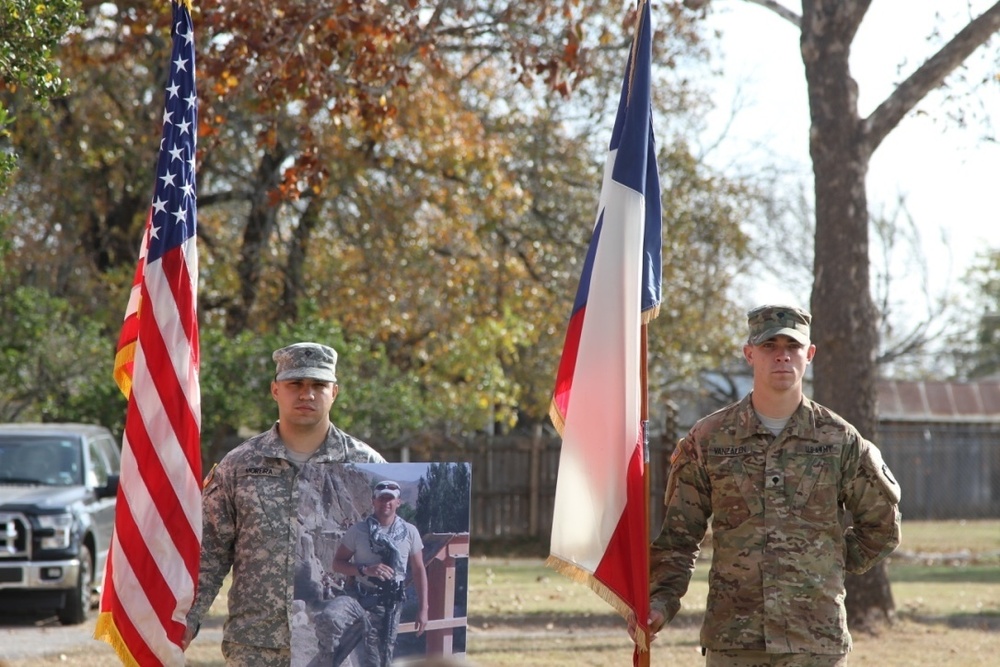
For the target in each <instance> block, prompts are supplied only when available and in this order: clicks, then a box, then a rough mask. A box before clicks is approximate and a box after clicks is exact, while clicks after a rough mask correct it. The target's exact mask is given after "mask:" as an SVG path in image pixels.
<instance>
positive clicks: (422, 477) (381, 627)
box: [292, 463, 472, 667]
mask: <svg viewBox="0 0 1000 667" xmlns="http://www.w3.org/2000/svg"><path fill="white" fill-rule="evenodd" d="M323 468H325V470H324V471H322V472H318V471H314V472H312V473H311V474H322V475H323V479H318V480H315V483H314V484H311V485H308V486H309V487H310V488H311V489H313V491H312V493H311V494H310V496H309V497H303V498H300V499H299V511H298V531H299V541H298V549H297V553H296V561H295V564H294V567H295V577H294V582H295V583H294V593H293V601H292V667H337V666H340V665H343V666H345V667H385V666H387V665H390V664H397V665H405V664H406V662H407V660H408V659H409V660H413V659H416V658H418V657H420V658H422V657H423V656H426V655H456V654H457V655H463V654H464V653H465V642H466V627H467V620H466V615H467V607H468V574H469V568H468V556H469V520H470V519H469V517H470V501H471V489H472V469H471V466H470V465H469V464H467V463H379V464H358V463H344V464H341V465H337V466H323ZM303 470H304V471H305V470H306V469H303ZM305 486H306V485H303V486H301V487H300V488H304V487H305ZM421 605H423V606H424V607H425V608H426V610H427V612H426V616H424V617H422V616H421V613H420V610H421Z"/></svg>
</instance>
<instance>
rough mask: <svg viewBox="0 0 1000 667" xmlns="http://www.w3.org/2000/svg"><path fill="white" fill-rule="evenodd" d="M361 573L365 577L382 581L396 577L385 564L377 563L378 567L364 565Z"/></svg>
mask: <svg viewBox="0 0 1000 667" xmlns="http://www.w3.org/2000/svg"><path fill="white" fill-rule="evenodd" d="M361 573H362V574H364V575H365V576H366V577H372V578H374V579H381V580H383V581H388V580H389V579H392V578H393V577H394V576H395V575H396V573H395V571H394V570H393V569H392V568H391V567H389V566H388V565H386V564H385V563H379V564H378V565H366V566H365V567H364V569H363V570H362V571H361Z"/></svg>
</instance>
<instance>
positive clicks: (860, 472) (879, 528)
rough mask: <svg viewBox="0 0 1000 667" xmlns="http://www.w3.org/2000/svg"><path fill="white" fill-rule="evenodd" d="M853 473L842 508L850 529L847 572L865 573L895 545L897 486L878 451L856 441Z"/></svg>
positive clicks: (859, 438) (847, 546)
mask: <svg viewBox="0 0 1000 667" xmlns="http://www.w3.org/2000/svg"><path fill="white" fill-rule="evenodd" d="M858 440H859V443H860V446H859V456H858V461H857V468H856V472H855V474H854V475H853V477H849V478H848V480H849V481H848V483H847V486H846V489H845V491H846V497H845V499H844V507H845V508H846V509H847V510H848V511H849V512H850V513H851V517H852V525H851V526H850V527H849V528H848V529H847V531H846V532H845V534H844V539H845V543H846V548H847V554H846V556H847V562H846V567H847V571H848V572H851V573H853V574H862V573H864V572H867V571H868V570H869V569H870V568H871V567H872V566H873V565H875V564H876V563H878V562H879V561H880V560H882V559H883V558H885V557H886V556H888V555H889V554H890V553H892V551H893V550H894V549H895V548H896V547H897V546H898V545H899V540H900V527H899V520H900V514H899V499H900V489H899V484H898V483H897V482H896V479H895V478H894V477H893V475H892V473H891V472H890V471H889V467H888V466H887V465H886V464H885V462H884V461H883V460H882V454H881V452H879V450H878V447H876V446H875V445H873V444H872V443H870V442H868V441H867V440H865V439H863V438H861V437H860V436H859V437H858Z"/></svg>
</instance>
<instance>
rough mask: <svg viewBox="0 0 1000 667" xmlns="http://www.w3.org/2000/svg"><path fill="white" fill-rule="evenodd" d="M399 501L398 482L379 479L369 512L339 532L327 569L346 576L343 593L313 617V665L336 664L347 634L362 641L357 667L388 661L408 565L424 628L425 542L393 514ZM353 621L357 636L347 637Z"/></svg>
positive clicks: (346, 649)
mask: <svg viewBox="0 0 1000 667" xmlns="http://www.w3.org/2000/svg"><path fill="white" fill-rule="evenodd" d="M400 503H401V500H400V487H399V484H398V483H397V482H394V481H392V480H383V481H380V482H379V483H377V484H376V485H375V487H374V489H373V490H372V513H371V514H370V515H369V516H368V517H367V518H366V519H365V520H364V521H359V522H357V523H355V524H354V525H353V526H351V527H350V528H348V529H347V532H346V533H344V535H343V537H341V538H340V544H339V545H338V546H337V552H336V554H335V555H334V559H333V563H332V566H331V569H332V570H333V571H334V572H339V573H340V574H344V575H348V576H349V577H350V579H349V580H348V584H347V587H346V589H345V590H346V594H345V595H341V596H338V597H336V598H334V599H333V600H331V601H330V603H329V604H328V605H327V607H326V609H324V610H323V612H322V613H321V614H319V615H318V616H317V618H316V627H317V631H318V634H320V635H321V637H320V656H318V658H317V660H316V661H315V663H314V664H315V666H316V667H320V666H321V665H322V666H323V667H331V665H332V666H333V667H336V665H338V664H340V663H339V662H338V658H339V657H340V656H343V655H344V654H345V653H350V650H353V645H351V643H352V639H353V641H354V642H356V643H360V644H361V650H360V651H359V653H360V658H361V665H362V667H388V665H389V664H390V663H391V662H392V655H393V651H394V650H395V647H396V635H397V633H398V630H399V616H400V612H401V611H402V604H403V595H402V592H403V590H404V589H405V581H406V578H407V572H408V571H409V573H410V574H411V575H412V577H413V589H414V591H415V592H416V595H417V614H416V618H415V619H414V627H415V629H416V634H417V636H418V637H419V636H420V635H422V634H423V633H424V628H425V626H426V625H427V603H428V600H427V571H426V570H425V569H424V558H423V548H424V544H423V541H422V540H421V539H420V532H419V531H418V530H417V527H416V526H414V525H413V524H411V523H409V522H408V521H404V520H403V518H402V517H399V516H397V514H396V510H398V509H399V505H400ZM358 626H360V633H359V634H360V637H350V634H351V633H352V631H354V632H356V630H355V628H357V627H358ZM344 644H348V645H347V646H344ZM355 645H356V644H355Z"/></svg>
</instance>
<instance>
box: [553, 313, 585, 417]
mask: <svg viewBox="0 0 1000 667" xmlns="http://www.w3.org/2000/svg"><path fill="white" fill-rule="evenodd" d="M586 315H587V308H586V306H584V307H583V308H581V309H580V310H578V311H577V312H575V313H573V316H572V317H571V318H570V320H569V326H568V327H567V329H566V342H565V343H564V344H563V352H562V357H561V358H560V359H559V370H558V371H557V372H556V386H555V390H554V391H553V392H552V407H553V410H554V411H555V412H556V414H555V415H552V421H553V423H554V424H555V426H556V430H557V431H559V432H562V426H563V424H564V423H565V422H566V409H567V408H568V407H569V395H570V389H571V388H572V387H573V372H574V371H575V370H576V357H577V353H578V352H579V350H580V332H581V331H582V330H583V320H584V318H585V317H586ZM557 415H558V419H557Z"/></svg>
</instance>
